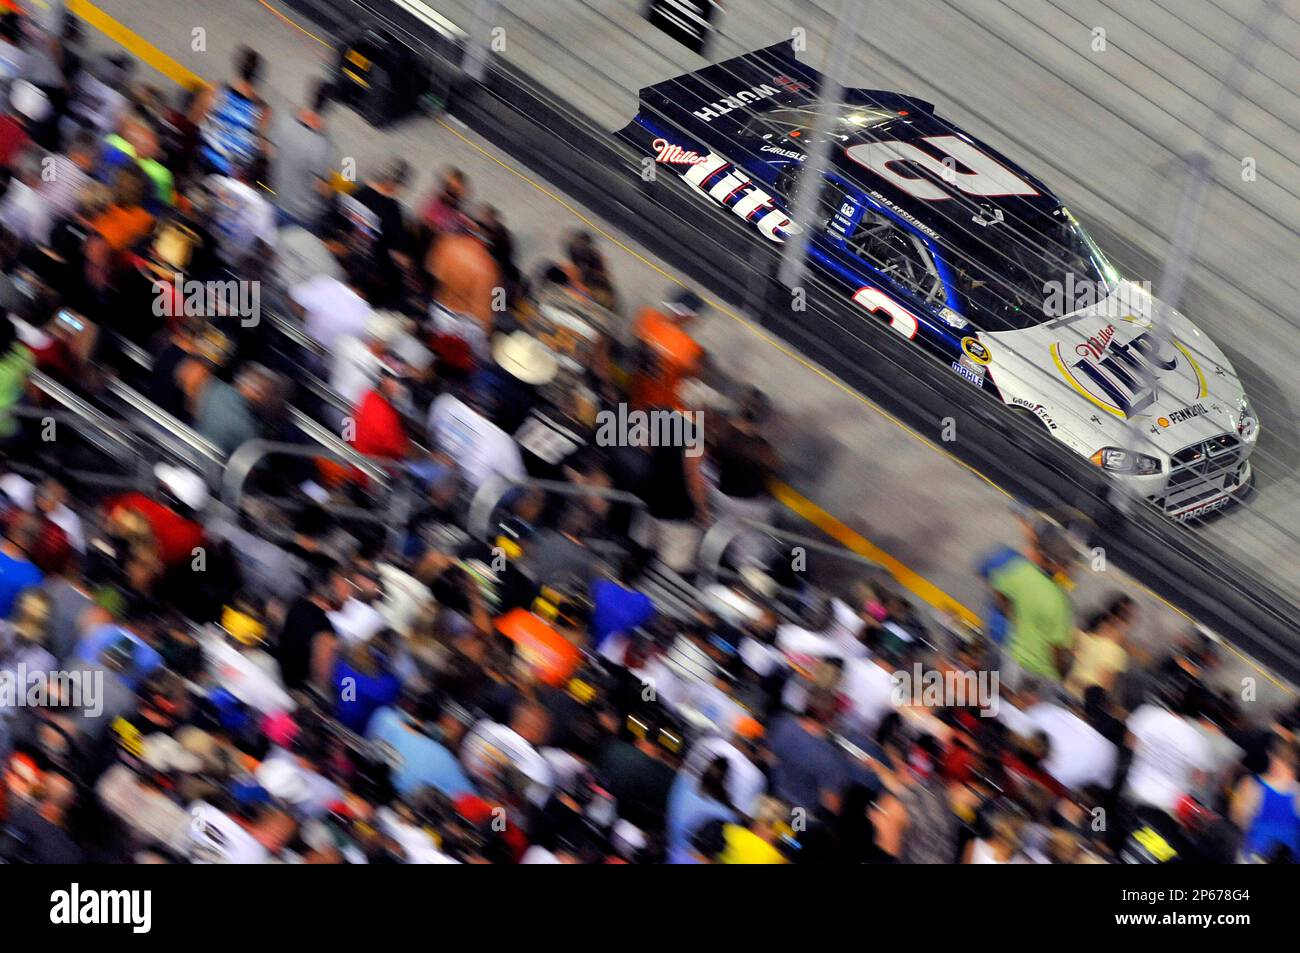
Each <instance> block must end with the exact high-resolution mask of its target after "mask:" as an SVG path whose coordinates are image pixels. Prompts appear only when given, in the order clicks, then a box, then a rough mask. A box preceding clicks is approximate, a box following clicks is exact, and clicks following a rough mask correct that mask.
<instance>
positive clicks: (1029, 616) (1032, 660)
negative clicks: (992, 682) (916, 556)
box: [989, 521, 1074, 689]
mask: <svg viewBox="0 0 1300 953" xmlns="http://www.w3.org/2000/svg"><path fill="white" fill-rule="evenodd" d="M1032 540H1033V541H1032V543H1031V545H1030V547H1029V551H1028V552H1027V553H1026V554H1025V555H1024V556H1022V557H1019V558H1016V559H1011V560H1008V561H1007V562H1006V563H1004V564H1002V565H1001V566H999V567H997V568H996V569H994V570H993V571H992V572H991V573H990V575H989V585H991V586H992V587H993V591H994V593H995V594H996V597H997V599H998V602H999V604H1000V606H1001V608H1002V611H1003V612H1004V614H1005V615H1006V617H1007V620H1008V622H1009V625H1010V630H1009V632H1008V634H1007V641H1006V651H1007V652H1008V654H1009V655H1010V658H1011V661H1012V662H1014V663H1015V665H1016V666H1018V667H1019V668H1020V669H1023V670H1024V671H1025V672H1028V673H1030V674H1033V675H1038V676H1041V677H1044V678H1050V679H1052V680H1053V681H1056V682H1059V681H1061V679H1062V678H1064V677H1065V673H1066V672H1067V671H1068V670H1069V665H1070V653H1071V649H1072V647H1073V644H1074V606H1073V605H1072V604H1071V602H1070V597H1069V595H1068V594H1067V593H1066V591H1065V589H1064V588H1063V587H1062V586H1061V584H1060V583H1059V582H1057V580H1056V577H1057V576H1063V575H1065V574H1066V573H1068V571H1069V569H1070V567H1071V565H1072V564H1073V562H1074V549H1073V546H1072V545H1071V543H1070V540H1069V538H1068V537H1067V536H1066V535H1065V533H1064V532H1063V531H1062V530H1061V529H1060V528H1058V527H1057V526H1055V525H1054V524H1051V523H1047V522H1045V521H1044V522H1042V523H1040V524H1039V525H1037V526H1036V527H1035V528H1034V532H1033V537H1032ZM1008 668H1011V667H1010V666H1008ZM1008 675H1011V677H1010V678H1008V677H1007V676H1008ZM1017 675H1018V673H1014V672H1006V673H1004V674H1003V681H1005V682H1011V683H1013V684H1009V685H1008V687H1009V688H1013V689H1014V688H1015V687H1016V686H1015V684H1014V682H1016V681H1017V680H1018V679H1017V678H1016V676H1017Z"/></svg>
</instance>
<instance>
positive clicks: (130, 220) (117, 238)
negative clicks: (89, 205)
mask: <svg viewBox="0 0 1300 953" xmlns="http://www.w3.org/2000/svg"><path fill="white" fill-rule="evenodd" d="M152 187H153V186H152V184H151V183H150V181H149V177H148V176H146V175H145V174H144V172H143V171H141V169H140V167H139V166H134V165H132V166H125V167H123V168H122V169H120V170H119V171H118V173H117V176H116V177H115V178H114V180H113V201H112V204H110V205H109V206H108V208H107V209H105V210H104V211H103V212H102V213H100V214H99V215H98V216H96V217H95V219H94V220H93V221H92V222H91V227H92V228H94V230H95V232H96V234H97V235H98V237H99V238H101V239H102V240H103V243H104V245H105V247H106V249H107V251H108V252H109V253H110V254H111V255H112V256H113V257H117V256H120V255H121V254H122V253H123V252H126V251H128V250H129V249H130V248H131V247H132V246H134V245H135V244H136V242H138V241H139V240H140V239H142V238H144V236H145V235H147V234H149V229H151V228H152V227H153V215H152V214H150V213H149V211H148V209H146V208H145V207H144V205H145V199H146V197H147V196H148V195H149V191H150V189H151V188H152Z"/></svg>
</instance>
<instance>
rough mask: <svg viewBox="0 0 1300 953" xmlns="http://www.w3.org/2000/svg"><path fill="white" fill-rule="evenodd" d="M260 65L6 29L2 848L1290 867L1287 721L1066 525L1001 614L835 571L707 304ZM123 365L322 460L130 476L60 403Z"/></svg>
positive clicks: (132, 378) (995, 602)
mask: <svg viewBox="0 0 1300 953" xmlns="http://www.w3.org/2000/svg"><path fill="white" fill-rule="evenodd" d="M261 66H262V63H261V59H260V57H259V56H258V54H257V53H256V52H254V51H252V50H249V49H243V50H241V51H240V52H239V53H238V55H237V56H236V59H235V62H234V63H233V64H232V69H231V75H230V77H229V79H228V80H226V81H225V82H223V83H221V84H220V85H217V86H213V87H204V88H197V89H191V90H186V91H182V92H181V93H179V94H178V93H175V92H173V91H171V90H160V89H157V88H153V87H151V86H149V85H148V84H147V83H145V82H143V81H142V80H141V79H140V78H139V77H137V76H135V75H134V70H133V66H132V63H131V61H130V60H129V59H127V58H125V57H121V56H92V55H90V54H88V53H86V52H84V51H83V50H82V47H81V44H79V43H78V42H77V38H76V37H75V35H74V34H73V33H71V32H69V27H68V25H66V24H54V25H52V24H50V23H48V22H47V23H40V22H32V21H29V20H26V19H23V18H20V17H18V16H17V15H13V14H9V15H6V16H4V17H3V18H0V82H2V83H3V86H4V89H5V93H4V102H5V106H4V112H3V115H2V116H0V176H3V180H4V183H3V192H2V195H3V197H2V198H0V307H3V309H4V312H5V319H4V320H0V450H3V457H2V458H0V504H2V509H3V513H2V516H0V526H2V527H3V539H2V540H0V620H2V621H0V755H3V758H4V765H5V770H4V783H3V788H2V790H0V831H2V833H0V858H2V859H4V860H5V861H7V862H10V863H58V862H95V863H116V862H127V863H130V862H136V863H152V862H160V863H166V862H180V863H202V862H226V863H278V862H291V863H481V862H497V863H574V862H577V863H623V862H633V863H665V862H666V863H791V862H793V863H831V862H834V863H895V862H900V863H1074V862H1098V863H1107V862H1134V863H1167V862H1179V861H1184V862H1191V861H1221V862H1234V861H1238V860H1241V861H1286V860H1290V859H1292V858H1294V857H1296V856H1300V808H1298V807H1297V804H1298V803H1300V802H1297V794H1298V793H1300V788H1298V787H1297V766H1298V758H1297V750H1298V749H1297V747H1296V738H1295V734H1294V732H1295V729H1296V725H1297V717H1298V716H1297V712H1286V711H1283V712H1273V713H1269V714H1258V715H1257V714H1255V713H1254V712H1253V711H1251V710H1250V702H1252V701H1253V698H1247V697H1243V696H1242V695H1241V693H1240V691H1238V692H1237V693H1236V694H1233V693H1230V692H1228V691H1226V690H1225V689H1224V687H1223V679H1222V678H1220V677H1219V664H1218V658H1217V652H1216V649H1215V646H1214V643H1213V642H1212V641H1210V640H1208V639H1207V638H1205V637H1204V636H1201V635H1199V634H1197V633H1195V632H1193V633H1189V634H1188V635H1187V637H1186V638H1185V639H1183V640H1181V641H1179V642H1178V643H1177V644H1175V645H1172V646H1169V647H1167V649H1166V650H1163V651H1160V652H1156V653H1152V652H1151V651H1150V650H1144V649H1143V648H1142V646H1141V644H1140V641H1139V640H1137V639H1135V638H1134V633H1135V631H1136V630H1137V629H1138V628H1140V627H1141V625H1142V620H1141V619H1140V617H1139V613H1138V610H1137V607H1136V604H1135V603H1134V602H1133V601H1132V600H1131V599H1129V598H1128V597H1126V596H1124V595H1122V594H1116V595H1114V596H1112V597H1110V598H1109V599H1108V600H1107V601H1106V602H1105V604H1103V605H1100V606H1095V607H1081V606H1076V605H1075V604H1074V600H1073V599H1072V597H1071V590H1072V586H1071V583H1070V577H1071V576H1072V575H1073V574H1075V573H1076V572H1077V571H1078V567H1077V565H1076V563H1077V559H1076V554H1075V547H1074V545H1073V543H1072V541H1071V538H1070V536H1069V535H1068V534H1066V533H1065V532H1064V531H1063V530H1061V529H1060V528H1059V527H1058V526H1057V525H1056V524H1053V523H1050V522H1047V521H1044V520H1036V521H1030V522H1027V523H1026V526H1025V530H1026V532H1025V539H1024V542H1023V545H1021V546H1017V547H1009V548H1005V549H1001V550H998V551H996V552H992V553H989V554H987V555H985V556H983V557H982V558H981V559H980V561H979V563H978V566H977V571H978V572H979V573H980V574H981V576H982V577H983V579H984V580H985V581H986V582H987V586H988V593H989V604H988V607H987V612H986V613H985V618H984V619H983V624H982V625H981V626H980V627H978V628H977V627H974V626H971V625H968V624H959V623H957V622H955V621H954V620H952V619H949V618H946V617H942V616H940V615H938V614H936V613H934V612H932V611H931V610H930V609H929V608H928V607H926V606H922V605H917V604H914V603H913V602H912V601H911V600H910V599H909V597H908V595H907V594H906V593H905V591H904V590H903V589H902V588H901V587H899V586H898V585H897V584H896V583H895V582H894V581H893V580H892V579H891V578H889V577H888V575H886V574H883V573H870V572H864V573H858V574H856V575H854V574H853V573H849V574H847V575H846V573H845V572H844V571H843V570H842V567H841V568H839V569H835V570H834V571H832V570H831V568H829V567H830V561H824V562H822V563H818V562H817V561H816V560H815V559H814V560H813V563H812V565H810V566H809V565H804V564H803V556H804V554H803V553H802V552H801V553H800V554H799V557H798V558H793V557H792V552H791V549H790V547H789V546H788V545H783V544H782V543H781V542H780V538H779V534H776V535H774V534H771V533H767V532H764V531H763V530H762V529H761V527H762V526H763V525H765V524H770V523H772V522H774V521H775V520H776V518H777V507H776V505H775V503H774V500H773V497H772V486H773V483H774V481H775V480H776V479H778V478H779V476H780V474H781V471H782V461H781V459H780V455H779V453H778V451H777V449H776V445H777V444H779V439H778V438H777V437H776V436H775V434H776V426H777V422H776V421H775V415H774V414H773V411H772V409H771V407H770V406H769V402H768V400H767V399H766V397H765V396H764V395H763V394H761V393H759V392H757V391H756V390H754V389H753V388H751V387H747V386H745V385H744V384H741V383H739V382H736V381H731V380H727V379H726V378H725V377H724V376H723V375H721V374H720V373H719V372H718V371H717V369H716V368H715V367H714V366H713V364H712V362H711V361H710V360H709V356H708V354H707V353H706V351H705V349H704V347H703V346H702V345H701V344H700V343H699V341H698V340H697V338H696V334H695V330H694V328H695V322H696V321H697V320H698V318H699V316H700V314H701V312H702V311H704V310H705V305H704V303H703V302H702V301H701V300H700V298H699V297H697V296H696V295H695V294H694V293H692V292H690V291H688V290H686V289H673V290H670V291H668V293H667V295H666V299H667V300H665V301H663V302H637V303H635V304H633V303H629V302H624V301H622V300H621V298H620V296H619V294H618V293H617V291H616V288H615V285H614V282H613V280H612V277H611V275H610V270H609V268H608V266H607V264H606V261H605V258H604V255H603V254H602V252H601V250H600V248H599V246H598V244H597V242H596V241H595V240H594V239H593V237H592V236H591V235H589V234H586V233H574V234H570V235H566V236H564V237H563V238H562V241H561V245H562V247H563V253H562V255H561V256H560V257H559V258H558V259H556V260H553V261H551V260H547V261H543V262H542V263H540V264H538V265H537V266H536V267H532V268H528V269H524V268H521V267H520V266H519V263H518V262H517V261H516V252H515V242H514V239H513V237H512V234H511V232H510V230H509V228H508V227H507V225H506V222H505V218H504V216H503V215H502V214H501V213H500V212H498V211H497V210H496V209H494V208H493V207H492V206H490V205H488V204H486V203H485V202H482V201H480V200H479V199H478V197H477V196H475V194H474V192H473V187H472V183H471V181H470V180H469V178H468V177H467V176H466V175H465V174H464V173H462V172H460V171H458V170H455V169H450V168H447V169H442V170H439V171H438V173H437V175H436V177H435V179H436V182H435V185H434V187H433V188H432V189H431V190H430V191H429V192H428V193H427V194H412V183H413V182H414V181H415V180H416V178H417V170H415V169H414V168H412V167H411V165H410V164H409V163H408V162H407V161H406V160H404V159H402V158H400V157H393V158H391V159H388V160H386V161H384V162H383V163H381V164H379V165H377V166H376V167H374V168H366V167H364V166H363V167H361V168H356V169H350V168H348V165H349V163H348V161H344V159H343V157H344V155H345V153H346V149H345V148H343V146H342V145H341V144H340V143H337V142H336V141H335V139H334V136H333V132H332V129H331V121H330V117H331V115H332V114H333V112H334V111H335V110H336V109H338V108H340V107H339V105H338V104H337V103H334V102H332V99H333V90H332V88H331V86H330V85H329V83H328V82H326V81H323V80H322V81H318V82H312V83H311V84H310V86H309V88H308V89H307V90H306V91H305V94H304V96H303V99H302V101H301V103H300V104H299V105H298V106H297V107H295V108H293V109H291V110H278V109H277V110H273V109H272V108H271V106H270V104H269V103H268V101H267V99H266V94H265V91H264V90H263V88H262V84H261V76H260V74H261ZM353 172H355V174H352V173H353ZM552 237H553V236H552ZM123 386H125V387H128V388H130V390H131V391H132V392H133V393H135V394H137V395H139V396H140V398H141V400H143V401H146V402H147V403H148V409H149V410H150V411H151V412H156V413H151V414H150V419H151V420H152V422H153V424H154V425H157V422H158V421H159V420H161V421H162V422H163V425H164V426H166V427H171V428H173V429H174V430H175V431H176V432H177V433H181V434H184V435H189V436H188V437H187V439H189V441H190V442H191V443H194V442H195V441H201V443H202V445H203V446H204V447H205V448H206V451H205V452H207V453H208V454H209V455H210V456H214V457H215V459H216V460H217V461H218V463H219V464H220V465H222V466H224V462H225V461H226V460H227V459H229V458H230V456H231V454H234V453H236V451H239V450H240V448H241V447H242V448H247V447H248V446H250V444H251V443H252V442H253V441H268V442H269V443H267V444H266V446H268V447H271V448H290V449H291V450H292V451H294V452H287V453H284V454H282V455H280V456H274V455H272V456H268V457H265V458H263V459H262V461H261V462H260V463H257V464H256V465H254V466H253V467H252V469H251V471H250V472H249V473H248V476H247V479H246V480H245V482H244V484H243V490H244V492H243V493H242V494H241V495H239V496H238V498H237V499H232V498H230V497H228V496H224V495H222V494H221V493H220V492H217V491H218V490H219V488H220V487H221V485H222V477H223V476H224V474H223V473H222V472H220V470H219V471H218V472H217V473H216V474H215V475H214V473H212V472H205V470H204V468H203V467H202V466H196V465H195V464H194V461H193V460H189V459H185V458H184V457H183V455H180V456H178V455H176V454H171V455H168V453H167V448H166V447H163V446H161V444H160V445H159V447H158V452H159V455H158V458H157V459H156V460H154V459H151V460H149V461H148V463H149V466H148V468H147V469H146V470H145V471H142V473H141V474H140V475H139V476H138V478H135V482H134V483H133V484H132V483H131V482H130V478H129V474H128V478H125V479H124V480H118V481H117V482H116V483H114V482H112V481H110V480H107V479H97V477H98V476H102V474H97V473H96V470H97V469H101V470H105V472H107V467H106V465H105V464H103V462H102V460H101V462H100V463H99V464H96V463H95V462H94V461H95V459H96V458H95V456H94V454H95V453H96V452H98V451H96V449H95V448H94V447H93V446H90V445H88V444H85V443H83V442H80V441H78V440H77V439H75V438H74V436H73V435H72V434H70V433H69V432H68V428H67V426H66V425H64V424H60V425H58V427H56V428H55V430H54V431H53V432H51V431H50V427H49V422H50V420H52V419H54V418H53V417H51V416H50V413H49V412H50V408H51V406H52V405H51V399H50V391H51V390H52V389H54V388H65V389H66V390H67V391H68V392H70V393H72V394H73V395H75V397H76V398H77V399H78V400H79V401H82V402H84V403H85V405H86V406H87V407H89V408H91V409H93V411H94V412H95V413H96V414H98V415H102V416H103V417H105V418H107V419H109V420H112V421H115V422H116V423H117V424H119V425H120V426H121V427H122V428H124V429H125V428H130V427H135V426H138V425H139V421H138V420H133V419H132V418H131V417H130V416H129V414H128V411H129V410H131V408H134V409H135V410H136V411H138V410H139V408H140V407H141V406H142V405H141V403H140V402H139V401H137V402H135V403H134V404H132V405H131V407H127V405H125V404H123V403H122V402H121V401H120V400H116V399H114V395H118V396H120V394H121V390H120V388H121V387H123ZM637 414H642V415H643V416H640V417H638V416H637ZM313 427H317V428H319V429H320V430H323V431H325V432H328V433H329V434H333V435H335V436H336V437H337V438H338V441H339V446H337V447H334V448H332V449H329V448H327V447H326V446H325V445H324V444H321V443H319V442H313V439H314V438H313V437H312V436H310V432H311V431H312V430H313ZM254 446H256V445H254ZM119 476H120V475H119ZM719 525H723V526H732V527H734V529H735V532H734V533H732V534H731V535H730V536H729V537H727V538H728V539H729V545H727V546H725V547H724V551H723V556H722V558H721V559H720V560H717V561H716V562H717V565H716V566H713V565H711V566H709V567H708V571H707V572H705V571H702V570H701V567H702V565H703V563H704V561H705V556H704V553H703V552H702V546H701V543H702V540H703V539H704V533H705V531H706V530H709V529H710V528H716V527H718V526H719ZM704 548H706V549H707V546H706V547H704ZM818 569H825V570H826V572H825V573H824V574H822V575H820V576H819V573H818V571H817V570H818ZM1085 610H1086V611H1085ZM990 675H992V676H994V677H993V678H989V677H987V676H990ZM34 686H35V687H38V688H39V692H38V696H33V695H32V694H31V690H34V689H33V687H34ZM74 689H75V691H74ZM931 689H933V690H932V691H931ZM92 696H93V697H92ZM34 697H35V698H36V701H35V702H33V701H31V699H32V698H34Z"/></svg>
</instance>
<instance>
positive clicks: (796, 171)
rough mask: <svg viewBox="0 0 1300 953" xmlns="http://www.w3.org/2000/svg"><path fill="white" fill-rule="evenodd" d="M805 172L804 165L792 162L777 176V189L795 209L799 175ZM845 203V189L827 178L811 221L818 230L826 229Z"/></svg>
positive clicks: (791, 208)
mask: <svg viewBox="0 0 1300 953" xmlns="http://www.w3.org/2000/svg"><path fill="white" fill-rule="evenodd" d="M801 172H803V166H802V165H801V164H799V163H795V162H792V163H790V164H789V165H788V166H786V167H785V168H784V169H782V170H781V174H780V175H779V176H777V180H776V184H775V187H776V191H777V194H778V195H780V197H781V199H782V200H783V202H784V204H785V207H786V208H787V209H788V210H790V211H793V210H794V208H793V206H794V197H795V192H796V190H798V188H799V175H800V173H801ZM843 204H844V189H842V188H841V187H840V186H838V185H836V184H835V183H834V182H831V181H830V180H827V181H825V182H823V183H822V192H821V195H819V196H818V197H817V212H816V215H815V216H814V219H815V220H814V221H813V222H812V223H811V225H812V227H813V228H814V229H815V230H816V231H824V230H825V229H826V227H827V226H828V225H829V224H830V221H831V219H832V218H834V217H835V213H836V212H838V211H839V210H840V206H841V205H843Z"/></svg>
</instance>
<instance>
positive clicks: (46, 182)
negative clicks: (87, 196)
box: [39, 130, 96, 221]
mask: <svg viewBox="0 0 1300 953" xmlns="http://www.w3.org/2000/svg"><path fill="white" fill-rule="evenodd" d="M95 168H96V156H95V139H94V137H93V136H92V135H91V134H90V133H89V132H86V131H84V130H78V131H77V132H76V133H75V134H74V135H73V136H71V137H70V138H69V140H68V143H67V146H66V147H65V148H64V150H63V152H62V153H60V154H59V155H56V156H53V157H52V158H51V160H50V166H49V171H48V173H46V174H43V175H42V176H41V184H40V186H39V191H40V194H41V197H42V198H44V199H45V201H46V203H47V204H48V206H49V210H50V217H51V219H53V220H55V221H57V220H59V219H62V218H72V217H73V216H75V215H76V214H77V212H78V211H79V210H80V208H81V196H82V192H83V191H84V190H85V188H86V186H87V185H89V184H90V183H91V182H92V181H93V178H92V173H93V171H94V170H95ZM43 171H44V170H43Z"/></svg>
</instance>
